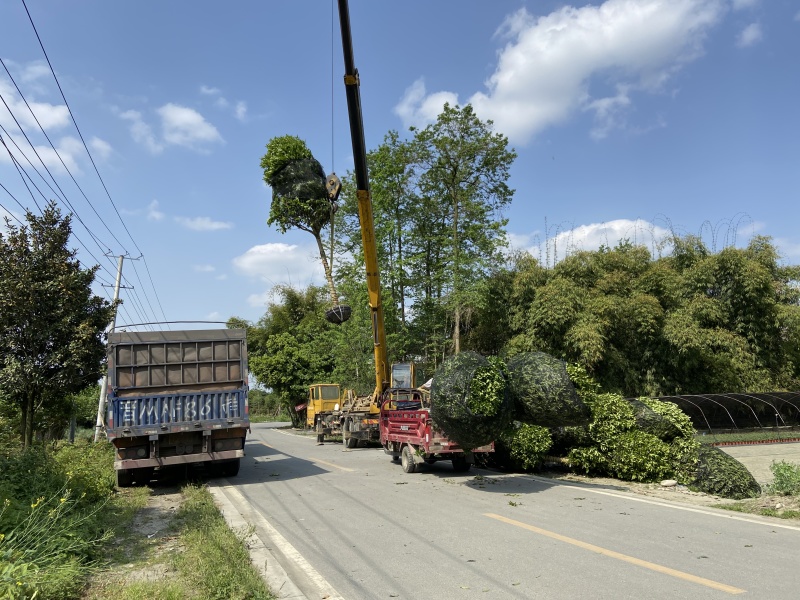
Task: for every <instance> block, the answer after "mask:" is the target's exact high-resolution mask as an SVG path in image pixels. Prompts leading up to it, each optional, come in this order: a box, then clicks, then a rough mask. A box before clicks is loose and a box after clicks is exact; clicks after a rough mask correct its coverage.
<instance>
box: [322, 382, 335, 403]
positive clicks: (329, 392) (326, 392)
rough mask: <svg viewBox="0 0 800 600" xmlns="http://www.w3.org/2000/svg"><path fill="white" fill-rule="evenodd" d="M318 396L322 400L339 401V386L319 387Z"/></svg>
mask: <svg viewBox="0 0 800 600" xmlns="http://www.w3.org/2000/svg"><path fill="white" fill-rule="evenodd" d="M319 391H320V396H321V398H322V400H338V399H339V386H338V385H322V386H320V389H319Z"/></svg>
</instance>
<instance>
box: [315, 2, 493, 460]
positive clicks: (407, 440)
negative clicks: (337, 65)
mask: <svg viewBox="0 0 800 600" xmlns="http://www.w3.org/2000/svg"><path fill="white" fill-rule="evenodd" d="M338 1H339V24H340V28H341V34H342V49H343V51H344V67H345V74H344V83H345V90H346V94H347V113H348V118H349V121H350V138H351V141H352V145H353V162H354V171H355V179H356V186H357V190H356V199H357V201H358V219H359V223H360V226H361V242H362V246H363V250H364V265H365V267H366V276H367V291H368V296H369V308H370V317H371V320H372V334H373V347H374V358H375V390H374V391H373V393H372V395H371V396H367V397H365V398H361V399H359V398H355V399H354V400H353V401H352V404H350V405H348V404H347V403H346V402H344V403H342V404H340V408H341V411H340V413H339V414H337V415H336V417H335V419H332V420H333V421H336V422H339V423H341V435H342V437H343V440H344V442H345V444H346V445H348V446H349V447H352V445H354V444H353V443H352V442H351V441H350V440H356V441H357V440H358V439H365V438H366V439H373V438H374V437H375V436H376V434H377V439H378V440H379V441H380V443H381V445H382V446H383V449H384V452H386V453H387V454H389V455H390V456H391V457H392V460H393V461H397V460H400V462H401V464H402V466H403V470H404V471H405V472H407V473H412V472H414V471H415V470H416V467H417V465H419V464H421V463H428V464H430V463H433V462H436V461H437V460H450V461H452V463H453V468H454V469H455V470H456V471H466V470H468V469H469V468H470V465H471V464H472V462H473V461H474V455H475V453H476V452H491V451H493V449H494V448H493V445H492V444H490V445H488V446H485V447H482V448H476V449H472V451H471V452H467V451H465V450H464V449H462V448H460V447H459V446H458V445H457V444H455V443H454V442H452V441H450V440H449V439H448V438H447V436H446V435H445V434H444V433H443V432H442V431H441V430H439V429H438V428H437V427H436V425H435V424H434V423H433V421H432V420H431V418H430V394H429V393H428V391H427V390H425V389H422V388H418V387H416V382H415V381H414V379H415V373H414V365H413V364H407V363H405V364H397V365H392V369H391V373H390V372H389V368H388V359H387V352H386V331H385V329H384V318H383V307H382V304H381V285H380V273H379V270H378V253H377V247H376V241H375V225H374V221H373V213H372V198H371V196H370V190H369V174H368V170H367V152H366V144H365V142H364V124H363V119H362V114H361V96H360V91H359V86H360V83H361V82H360V78H359V74H358V70H357V69H356V67H355V60H354V58H353V40H352V35H351V31H350V13H349V8H348V3H347V0H338ZM327 185H328V192H329V195H331V197H334V195H336V194H338V190H339V189H341V183H340V182H339V180H338V178H337V177H336V175H335V174H331V175H329V176H328V184H327ZM332 317H333V318H332ZM336 318H337V314H335V313H334V314H332V315H330V316H329V320H333V321H334V322H336V321H335V319H336ZM338 322H341V321H340V320H339V321H338ZM318 417H319V415H318ZM317 422H318V423H321V425H322V426H321V427H320V428H319V429H317V439H318V441H322V439H323V438H324V433H325V425H324V420H323V419H319V418H318V419H317ZM330 431H331V432H332V431H333V430H332V429H331V430H330ZM320 436H322V437H320Z"/></svg>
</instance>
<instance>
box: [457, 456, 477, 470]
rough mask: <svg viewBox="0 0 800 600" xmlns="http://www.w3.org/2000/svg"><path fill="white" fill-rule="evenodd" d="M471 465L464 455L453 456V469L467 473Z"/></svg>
mask: <svg viewBox="0 0 800 600" xmlns="http://www.w3.org/2000/svg"><path fill="white" fill-rule="evenodd" d="M471 466H472V465H471V464H470V463H468V462H467V459H466V458H464V457H463V456H456V457H453V471H455V472H456V473H466V472H467V471H469V468H470V467H471Z"/></svg>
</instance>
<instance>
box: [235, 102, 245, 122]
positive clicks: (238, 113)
mask: <svg viewBox="0 0 800 600" xmlns="http://www.w3.org/2000/svg"><path fill="white" fill-rule="evenodd" d="M233 114H234V116H235V117H236V118H237V119H238V120H240V121H242V122H244V121H245V119H247V103H246V102H244V101H242V100H240V101H239V102H237V103H236V107H235V108H234V111H233Z"/></svg>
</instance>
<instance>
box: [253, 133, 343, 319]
mask: <svg viewBox="0 0 800 600" xmlns="http://www.w3.org/2000/svg"><path fill="white" fill-rule="evenodd" d="M261 168H262V169H263V171H264V182H265V183H266V184H267V185H269V186H270V187H271V188H272V203H271V204H270V208H269V219H268V220H267V225H277V226H278V229H279V230H280V231H281V233H286V232H287V231H288V230H290V229H300V230H301V231H307V232H308V233H310V234H311V235H312V236H314V240H315V241H316V242H317V250H318V252H319V258H320V262H321V263H322V268H323V270H324V272H325V277H326V279H327V281H328V292H329V294H330V298H331V302H332V303H333V304H334V305H337V304H338V303H339V297H338V295H337V293H336V286H335V284H334V280H333V267H332V265H331V261H332V259H333V257H332V256H328V252H327V251H326V249H325V244H324V243H323V239H322V229H323V228H324V227H325V226H326V225H328V224H329V223H332V215H333V207H332V206H331V202H330V201H329V199H328V193H327V190H326V188H325V171H324V170H323V168H322V165H321V164H320V163H319V161H317V159H315V158H314V155H313V154H311V150H309V149H308V147H307V146H306V143H305V142H304V141H303V140H301V139H300V138H298V137H296V136H293V135H283V136H278V137H274V138H272V139H271V140H270V141H269V142H268V143H267V152H266V154H264V156H262V157H261Z"/></svg>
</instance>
